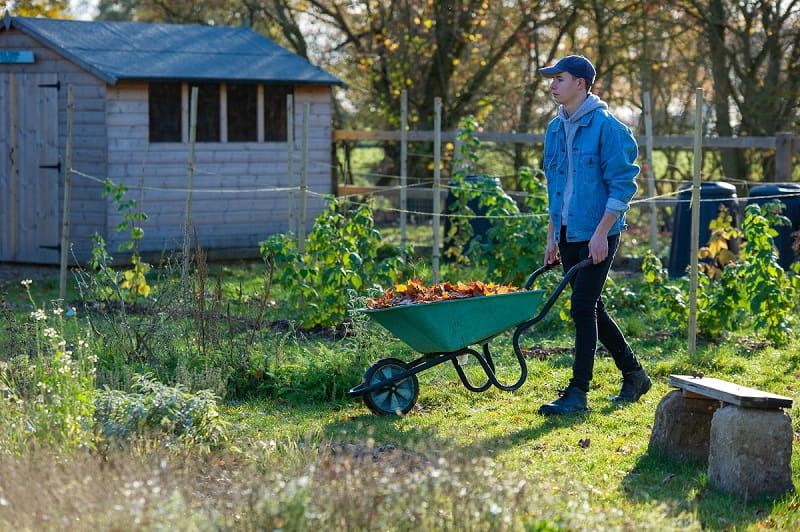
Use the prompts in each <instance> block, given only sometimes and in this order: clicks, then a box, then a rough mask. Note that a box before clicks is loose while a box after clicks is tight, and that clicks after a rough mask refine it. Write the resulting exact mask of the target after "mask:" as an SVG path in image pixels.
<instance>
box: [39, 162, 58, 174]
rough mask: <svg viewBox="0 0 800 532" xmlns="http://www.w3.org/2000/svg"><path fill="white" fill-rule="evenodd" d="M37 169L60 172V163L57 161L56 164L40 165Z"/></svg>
mask: <svg viewBox="0 0 800 532" xmlns="http://www.w3.org/2000/svg"><path fill="white" fill-rule="evenodd" d="M39 168H42V169H46V170H58V171H59V172H60V171H61V161H58V164H40V165H39Z"/></svg>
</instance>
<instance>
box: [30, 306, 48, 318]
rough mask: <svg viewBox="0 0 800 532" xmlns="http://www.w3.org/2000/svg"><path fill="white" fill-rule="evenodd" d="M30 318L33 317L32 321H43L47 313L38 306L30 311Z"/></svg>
mask: <svg viewBox="0 0 800 532" xmlns="http://www.w3.org/2000/svg"><path fill="white" fill-rule="evenodd" d="M31 318H33V320H34V321H44V320H46V319H47V315H46V314H45V313H44V311H43V310H42V309H40V308H38V309H36V310H34V311H33V312H31Z"/></svg>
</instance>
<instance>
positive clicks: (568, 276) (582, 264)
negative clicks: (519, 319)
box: [514, 257, 593, 343]
mask: <svg viewBox="0 0 800 532" xmlns="http://www.w3.org/2000/svg"><path fill="white" fill-rule="evenodd" d="M592 262H593V260H592V258H591V257H589V258H587V259H583V260H582V261H580V262H579V263H578V264H576V265H575V266H573V267H572V268H570V269H569V271H567V273H566V274H565V275H564V278H563V279H561V282H560V283H558V286H557V287H556V289H555V290H553V293H552V294H550V297H549V298H548V299H547V302H546V303H545V304H544V306H543V307H542V310H541V311H539V314H537V315H536V317H534V318H532V319H530V320H528V321H526V322H524V323H521V324H520V325H518V326H517V331H516V332H515V333H514V338H515V339H516V338H519V335H520V334H521V331H523V330H525V329H527V328H528V327H530V326H532V325H534V324H536V323H538V322H539V321H541V320H542V318H544V317H545V315H546V314H547V313H548V312H549V311H550V309H551V308H552V307H553V305H554V304H555V302H556V300H557V299H558V296H560V295H561V292H563V291H564V288H565V287H566V286H567V284H568V283H569V282H570V281H571V280H572V278H573V277H575V275H576V274H577V273H578V271H579V270H582V269H583V268H586V267H587V266H591V265H592ZM560 264H561V263H560V262H558V261H556V262H553V263H550V264H545V265H544V266H542V267H541V268H539V269H538V270H536V271H535V272H533V273H532V274H531V276H530V277H529V278H528V282H526V283H525V289H526V290H527V289H529V288H530V287H531V285H532V284H533V280H534V279H536V278H537V277H538V276H539V275H541V274H542V273H544V272H546V271H548V270H552V269H553V268H555V267H556V266H558V265H560ZM515 343H516V342H515Z"/></svg>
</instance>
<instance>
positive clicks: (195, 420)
mask: <svg viewBox="0 0 800 532" xmlns="http://www.w3.org/2000/svg"><path fill="white" fill-rule="evenodd" d="M95 407H96V408H95V415H94V417H95V421H96V423H97V429H98V432H99V435H100V436H101V438H102V441H103V443H105V444H106V445H112V444H114V445H121V444H125V443H129V442H131V441H135V440H137V439H142V438H154V439H156V440H159V441H165V442H166V443H168V444H173V443H188V444H196V445H201V446H206V447H216V446H218V445H219V444H221V443H223V442H224V441H226V439H227V436H226V427H227V423H226V422H225V421H223V420H222V419H221V418H220V417H219V413H218V412H217V401H216V396H214V394H213V393H211V392H210V391H208V390H201V391H199V392H197V393H194V394H191V393H188V392H186V391H184V390H183V388H182V387H181V386H166V385H164V384H162V383H160V382H158V381H155V380H153V379H152V377H151V376H149V375H138V376H137V377H136V379H135V382H134V384H133V391H132V392H131V393H126V392H123V391H120V390H109V389H106V390H105V391H104V392H103V393H102V394H101V395H100V396H99V397H97V400H96V401H95Z"/></svg>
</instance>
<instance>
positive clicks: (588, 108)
mask: <svg viewBox="0 0 800 532" xmlns="http://www.w3.org/2000/svg"><path fill="white" fill-rule="evenodd" d="M595 109H608V104H607V103H606V102H604V101H603V100H601V99H600V98H599V97H598V96H597V95H595V94H589V95H588V96H587V97H586V99H585V100H584V101H583V103H582V104H581V106H580V107H578V110H577V111H575V112H574V113H573V114H572V116H567V111H566V109H565V108H564V106H563V105H559V106H558V117H559V118H560V119H561V120H562V121H563V122H564V124H565V125H566V124H575V123H577V122H578V120H580V119H581V118H582V117H583V116H586V115H587V114H589V113H591V112H592V111H594V110H595Z"/></svg>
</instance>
